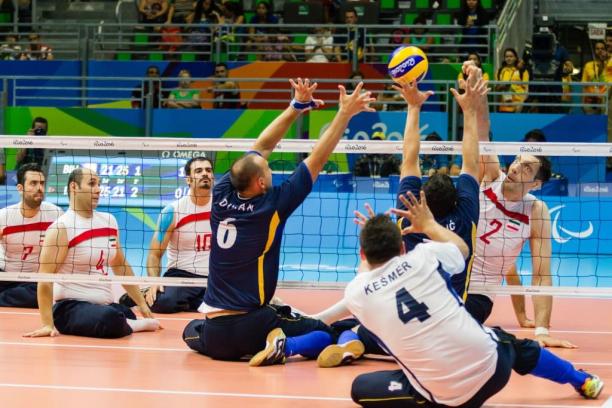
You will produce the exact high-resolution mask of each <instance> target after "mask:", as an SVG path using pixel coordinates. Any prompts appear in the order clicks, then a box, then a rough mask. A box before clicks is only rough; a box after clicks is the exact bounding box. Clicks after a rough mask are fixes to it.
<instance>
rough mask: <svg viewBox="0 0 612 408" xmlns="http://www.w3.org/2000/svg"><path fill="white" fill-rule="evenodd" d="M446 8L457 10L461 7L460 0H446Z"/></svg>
mask: <svg viewBox="0 0 612 408" xmlns="http://www.w3.org/2000/svg"><path fill="white" fill-rule="evenodd" d="M446 8H447V9H448V10H459V9H460V8H461V0H446Z"/></svg>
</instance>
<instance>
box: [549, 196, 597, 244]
mask: <svg viewBox="0 0 612 408" xmlns="http://www.w3.org/2000/svg"><path fill="white" fill-rule="evenodd" d="M563 208H565V205H564V204H561V205H558V206H556V207H553V208H551V209H550V210H549V212H550V217H551V218H552V225H551V233H552V237H553V239H554V240H555V241H557V242H558V243H559V244H564V243H566V242H568V241H569V240H571V239H572V238H577V239H585V238H588V237H590V236H591V235H592V234H593V224H592V223H591V221H589V226H588V227H587V228H586V229H585V230H583V231H571V230H568V229H567V228H563V227H562V226H561V225H559V217H560V216H561V210H562V209H563ZM561 232H562V233H563V234H564V235H565V236H562V234H561Z"/></svg>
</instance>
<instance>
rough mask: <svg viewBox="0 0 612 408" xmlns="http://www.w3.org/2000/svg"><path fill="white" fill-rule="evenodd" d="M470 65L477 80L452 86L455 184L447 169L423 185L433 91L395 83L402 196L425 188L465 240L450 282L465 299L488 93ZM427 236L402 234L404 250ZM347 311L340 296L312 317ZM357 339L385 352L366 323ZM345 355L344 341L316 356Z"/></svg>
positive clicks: (323, 359) (337, 360)
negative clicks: (426, 115) (424, 135)
mask: <svg viewBox="0 0 612 408" xmlns="http://www.w3.org/2000/svg"><path fill="white" fill-rule="evenodd" d="M470 69H471V70H474V72H473V73H472V75H471V77H472V78H475V80H473V81H472V82H471V83H470V84H466V83H465V82H464V81H463V82H461V85H462V87H463V88H465V89H466V92H465V93H463V94H462V95H459V93H457V92H456V91H455V90H453V94H454V96H455V98H456V99H457V102H458V103H459V104H460V105H461V107H462V108H463V113H464V127H463V141H462V153H463V164H462V169H461V175H460V176H459V177H458V180H457V187H455V185H454V183H453V180H452V179H451V178H450V177H449V176H447V175H445V174H434V175H432V176H430V178H429V180H428V181H427V182H426V183H425V184H423V183H422V180H421V167H420V165H419V150H420V136H419V129H420V127H419V115H420V111H421V106H422V105H423V103H425V101H426V100H427V99H428V98H429V97H430V96H431V95H433V92H432V91H427V92H421V91H419V90H418V88H417V85H416V83H409V84H405V85H403V86H402V87H401V88H400V87H398V86H394V88H395V89H396V90H397V91H399V92H400V93H401V94H402V96H403V97H404V100H405V101H406V103H407V104H408V113H407V119H406V128H405V131H404V143H403V153H402V156H403V157H402V159H403V160H402V165H401V168H400V188H399V196H403V195H404V194H406V193H407V192H412V193H413V194H419V192H420V190H421V189H422V190H423V191H424V192H425V195H426V196H427V201H428V202H429V205H430V208H431V211H432V213H433V215H434V217H435V218H436V221H437V222H438V223H440V224H441V225H443V226H445V227H446V228H448V229H449V230H451V231H453V232H455V233H456V234H457V235H459V236H460V237H461V238H463V240H464V241H465V243H466V245H467V246H468V250H469V257H468V262H467V263H466V267H465V269H464V270H463V272H462V273H459V274H455V275H453V276H452V277H451V278H450V279H451V284H452V287H453V288H454V290H455V292H456V293H457V294H458V295H459V296H460V297H461V298H464V296H465V294H466V289H467V287H466V286H467V282H469V277H468V275H469V269H470V266H471V257H472V250H473V245H474V239H475V234H476V226H477V225H478V215H479V211H478V204H479V187H478V181H477V180H478V173H479V152H478V132H477V129H476V119H477V118H476V107H477V104H478V103H479V101H480V98H483V97H486V94H487V92H488V89H487V85H488V83H487V82H486V81H484V80H482V78H481V76H479V75H477V74H478V73H480V74H481V71H480V70H479V69H478V68H477V67H471V68H470ZM397 206H398V208H402V206H403V203H402V202H401V201H400V200H399V199H398V201H397ZM398 223H399V224H400V226H401V228H402V229H405V228H408V227H409V226H410V222H409V221H408V220H407V219H404V218H400V219H399V221H398ZM424 238H427V237H426V236H425V235H423V234H407V235H405V236H404V238H403V239H404V244H405V245H406V249H407V250H411V249H412V248H414V247H415V246H416V245H417V244H419V243H421V242H423V239H424ZM346 312H347V310H346V305H344V304H343V302H342V301H340V302H338V303H337V304H336V305H334V306H332V307H331V308H329V309H327V310H325V311H323V312H321V313H319V314H318V315H315V316H314V317H316V318H319V319H321V320H323V321H325V322H327V323H331V322H333V321H335V320H336V319H338V318H340V317H343V316H345V315H346ZM357 338H358V339H359V340H360V341H362V342H363V344H364V346H365V352H366V353H368V354H386V352H385V351H384V350H383V349H382V348H381V347H380V346H379V345H378V342H377V341H376V339H375V338H374V337H373V336H371V333H370V332H369V331H368V330H367V329H366V328H365V327H363V326H359V328H358V331H357V335H355V336H354V337H352V338H351V337H347V338H346V340H347V344H348V342H353V341H355V340H357ZM344 354H346V349H345V346H344V343H342V342H340V341H339V342H338V344H337V345H331V346H329V347H328V348H327V349H325V350H324V351H323V353H321V355H320V356H319V360H318V363H319V366H320V367H333V366H336V365H339V364H343V363H347V362H350V361H352V360H353V358H352V356H351V357H349V358H348V359H344V358H342V357H341V356H342V355H344Z"/></svg>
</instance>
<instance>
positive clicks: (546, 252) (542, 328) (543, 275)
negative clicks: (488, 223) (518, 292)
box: [529, 200, 576, 348]
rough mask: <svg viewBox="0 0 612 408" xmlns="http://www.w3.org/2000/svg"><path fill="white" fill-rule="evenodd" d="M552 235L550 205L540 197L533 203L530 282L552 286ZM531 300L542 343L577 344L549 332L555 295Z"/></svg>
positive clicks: (571, 345)
mask: <svg viewBox="0 0 612 408" xmlns="http://www.w3.org/2000/svg"><path fill="white" fill-rule="evenodd" d="M551 239H552V235H551V228H550V214H549V212H548V207H547V206H546V204H545V203H544V202H543V201H540V200H537V201H536V202H534V203H533V206H532V210H531V237H530V239H529V245H530V248H531V263H532V269H533V274H532V281H531V284H532V285H533V286H552V276H551V274H550V258H551V256H552V248H551ZM532 301H533V308H534V315H535V318H534V319H535V326H536V339H537V340H538V342H539V343H540V345H541V346H547V347H564V348H575V347H576V346H575V345H573V344H572V343H570V342H569V341H567V340H560V339H556V338H554V337H551V336H550V335H549V334H548V328H549V327H550V315H551V313H552V304H553V299H552V296H533V298H532Z"/></svg>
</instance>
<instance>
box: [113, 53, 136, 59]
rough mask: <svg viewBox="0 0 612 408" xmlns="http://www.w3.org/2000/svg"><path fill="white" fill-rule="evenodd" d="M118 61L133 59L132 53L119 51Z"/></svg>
mask: <svg viewBox="0 0 612 408" xmlns="http://www.w3.org/2000/svg"><path fill="white" fill-rule="evenodd" d="M116 58H117V61H131V60H132V54H131V53H129V52H118V53H117V55H116Z"/></svg>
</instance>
